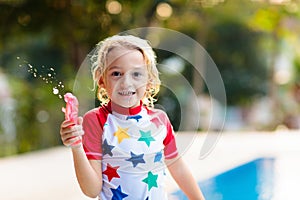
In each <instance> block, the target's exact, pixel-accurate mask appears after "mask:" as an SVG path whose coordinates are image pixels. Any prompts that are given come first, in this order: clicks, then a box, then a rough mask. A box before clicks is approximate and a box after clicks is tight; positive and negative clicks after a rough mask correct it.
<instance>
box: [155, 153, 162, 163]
mask: <svg viewBox="0 0 300 200" xmlns="http://www.w3.org/2000/svg"><path fill="white" fill-rule="evenodd" d="M161 158H162V153H161V152H157V153H156V155H155V157H154V162H160V161H161Z"/></svg>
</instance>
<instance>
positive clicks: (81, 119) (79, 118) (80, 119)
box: [77, 117, 83, 125]
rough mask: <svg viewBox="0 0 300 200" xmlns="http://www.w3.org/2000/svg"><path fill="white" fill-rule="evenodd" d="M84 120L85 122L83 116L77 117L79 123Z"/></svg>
mask: <svg viewBox="0 0 300 200" xmlns="http://www.w3.org/2000/svg"><path fill="white" fill-rule="evenodd" d="M82 122H83V118H82V117H78V118H77V124H80V125H81V124H82Z"/></svg>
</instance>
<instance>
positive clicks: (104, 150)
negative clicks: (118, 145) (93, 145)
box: [102, 139, 115, 156]
mask: <svg viewBox="0 0 300 200" xmlns="http://www.w3.org/2000/svg"><path fill="white" fill-rule="evenodd" d="M113 148H115V146H113V145H109V144H108V143H107V140H106V139H105V140H104V142H103V144H102V153H103V156H104V155H105V154H108V155H110V156H113V153H112V152H111V151H112V149H113Z"/></svg>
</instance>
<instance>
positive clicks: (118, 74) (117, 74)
mask: <svg viewBox="0 0 300 200" xmlns="http://www.w3.org/2000/svg"><path fill="white" fill-rule="evenodd" d="M111 75H112V76H116V77H118V76H121V75H122V74H121V72H112V73H111Z"/></svg>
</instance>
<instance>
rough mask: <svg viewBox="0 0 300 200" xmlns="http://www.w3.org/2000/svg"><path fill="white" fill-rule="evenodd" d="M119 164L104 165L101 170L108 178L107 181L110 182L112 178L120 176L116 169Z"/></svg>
mask: <svg viewBox="0 0 300 200" xmlns="http://www.w3.org/2000/svg"><path fill="white" fill-rule="evenodd" d="M119 167H120V166H116V167H113V166H111V165H110V164H109V163H108V164H107V166H106V170H105V171H104V172H103V174H105V175H106V176H107V178H108V181H109V182H110V181H111V179H113V178H120V175H119V174H118V172H117V170H118V168H119Z"/></svg>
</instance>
